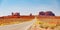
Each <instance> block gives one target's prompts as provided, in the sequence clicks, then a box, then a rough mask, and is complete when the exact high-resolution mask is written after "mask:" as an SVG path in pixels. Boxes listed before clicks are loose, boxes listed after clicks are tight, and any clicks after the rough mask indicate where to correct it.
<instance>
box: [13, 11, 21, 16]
mask: <svg viewBox="0 0 60 30" xmlns="http://www.w3.org/2000/svg"><path fill="white" fill-rule="evenodd" d="M12 16H20V13H19V12H16V13H13V12H12Z"/></svg>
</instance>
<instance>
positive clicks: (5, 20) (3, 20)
mask: <svg viewBox="0 0 60 30" xmlns="http://www.w3.org/2000/svg"><path fill="white" fill-rule="evenodd" d="M36 17H37V19H38V20H39V21H43V22H48V23H56V24H57V23H58V24H60V16H36ZM34 18H35V16H3V17H0V25H1V24H11V23H13V22H25V21H31V20H32V19H34Z"/></svg>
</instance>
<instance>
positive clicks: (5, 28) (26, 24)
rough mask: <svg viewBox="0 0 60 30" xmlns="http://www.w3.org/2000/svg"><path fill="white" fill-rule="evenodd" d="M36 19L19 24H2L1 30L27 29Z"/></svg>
mask: <svg viewBox="0 0 60 30" xmlns="http://www.w3.org/2000/svg"><path fill="white" fill-rule="evenodd" d="M34 22H35V19H33V20H32V21H28V22H23V23H19V24H13V25H6V26H0V30H27V29H28V28H29V27H30V26H32V25H33V23H34Z"/></svg>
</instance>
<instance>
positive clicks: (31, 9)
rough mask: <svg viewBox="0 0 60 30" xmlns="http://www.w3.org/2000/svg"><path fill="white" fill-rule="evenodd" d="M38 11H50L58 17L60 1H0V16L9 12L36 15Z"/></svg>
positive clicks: (59, 14)
mask: <svg viewBox="0 0 60 30" xmlns="http://www.w3.org/2000/svg"><path fill="white" fill-rule="evenodd" d="M39 11H52V12H54V13H55V14H56V16H60V0H0V16H3V15H10V13H11V12H20V14H21V15H29V14H30V13H32V14H33V15H36V14H38V13H39Z"/></svg>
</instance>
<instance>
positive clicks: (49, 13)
mask: <svg viewBox="0 0 60 30" xmlns="http://www.w3.org/2000/svg"><path fill="white" fill-rule="evenodd" d="M39 16H55V14H54V13H53V12H52V11H46V12H43V11H41V12H39Z"/></svg>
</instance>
